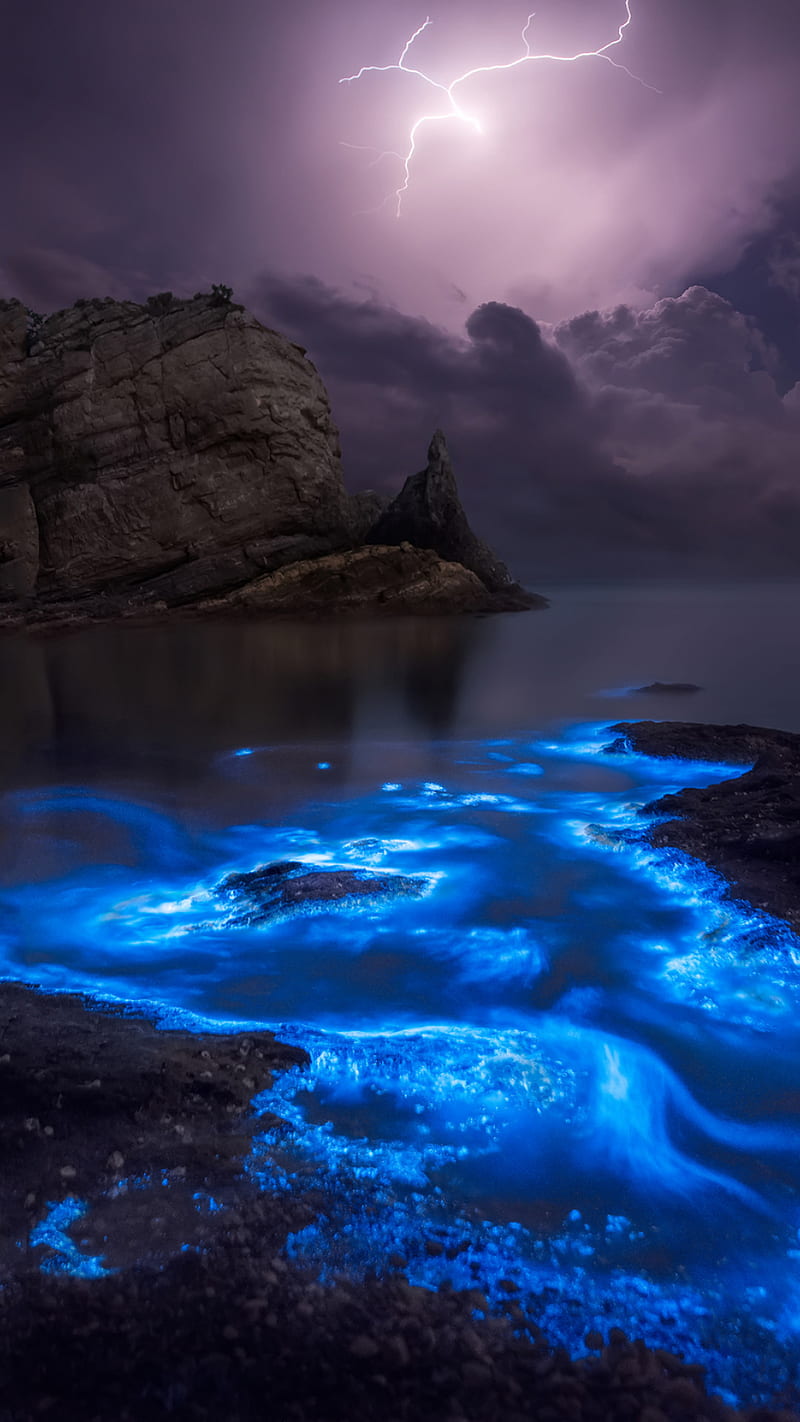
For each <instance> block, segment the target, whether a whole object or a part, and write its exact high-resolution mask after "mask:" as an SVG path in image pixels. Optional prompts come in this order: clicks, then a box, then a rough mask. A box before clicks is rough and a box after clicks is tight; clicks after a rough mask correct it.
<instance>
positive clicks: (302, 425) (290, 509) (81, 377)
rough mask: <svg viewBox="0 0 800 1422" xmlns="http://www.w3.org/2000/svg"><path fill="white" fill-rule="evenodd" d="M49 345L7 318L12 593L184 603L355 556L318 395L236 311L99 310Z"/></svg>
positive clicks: (4, 437)
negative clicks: (322, 556) (107, 594)
mask: <svg viewBox="0 0 800 1422" xmlns="http://www.w3.org/2000/svg"><path fill="white" fill-rule="evenodd" d="M37 335H38V338H37V339H35V340H34V342H33V343H32V344H30V343H29V340H28V335H27V318H26V314H25V310H24V308H23V307H22V306H21V305H20V303H19V302H16V301H12V302H3V303H0V360H2V379H0V489H2V498H3V503H2V504H0V519H1V520H2V523H0V527H1V528H2V529H3V533H2V540H1V542H2V552H1V553H0V557H2V558H3V565H2V567H3V569H4V572H3V587H4V590H7V591H9V592H12V593H20V592H30V591H32V590H33V588H34V586H35V588H36V591H37V593H38V594H39V595H40V596H49V597H51V598H61V599H63V598H69V599H74V598H76V597H80V596H84V595H86V594H90V593H95V592H98V591H100V590H103V591H108V590H111V589H115V588H119V587H123V586H128V587H136V589H137V590H141V591H143V592H144V593H145V594H147V593H148V592H149V591H151V592H152V595H153V596H157V597H164V598H165V599H166V600H167V601H169V602H180V601H184V600H193V599H195V598H196V597H197V596H198V593H199V592H204V593H206V594H208V593H209V592H211V591H214V590H217V589H223V588H225V587H229V586H235V585H236V584H237V583H242V582H244V581H245V580H246V579H247V578H248V577H252V576H253V575H254V574H255V573H257V572H259V571H263V570H264V569H268V568H271V567H276V566H280V564H281V562H282V561H285V558H286V553H287V544H286V540H287V539H300V540H306V541H307V540H309V539H311V540H320V539H322V540H323V547H324V550H325V551H327V550H328V549H330V548H331V547H332V546H336V544H337V543H341V542H343V541H344V540H345V538H346V519H345V510H346V496H345V492H344V486H343V483H342V477H341V468H340V459H339V437H338V433H337V430H336V427H335V425H334V423H333V420H332V417H331V412H330V405H329V402H328V397H327V394H326V392H325V389H324V386H323V384H322V381H321V380H320V378H319V376H318V375H317V373H316V371H315V369H314V367H313V366H312V365H311V363H310V362H309V361H308V360H307V359H306V357H305V355H304V353H303V351H302V350H301V348H300V347H299V346H295V345H293V344H292V343H291V342H290V341H288V340H286V339H285V337H283V336H281V335H279V334H278V333H277V332H275V331H270V330H267V329H266V328H265V327H264V326H262V325H261V324H260V323H259V322H258V321H257V320H256V319H255V317H254V316H251V315H249V314H248V313H247V312H246V311H244V310H243V309H242V308H241V307H237V306H233V305H231V304H230V303H227V304H225V303H220V302H218V301H216V300H215V299H214V298H213V297H200V298H195V299H194V300H192V301H172V302H168V301H166V300H165V301H162V302H161V303H160V304H159V302H158V299H155V300H154V301H152V302H151V303H150V304H149V305H148V306H137V305H136V304H134V303H133V302H116V301H111V300H106V301H88V302H84V303H79V304H78V305H76V306H74V307H72V308H71V309H69V310H67V311H60V312H58V313H57V314H56V315H54V316H51V317H50V318H49V320H47V321H46V322H45V323H44V324H43V326H42V327H41V328H40V330H39V332H38V333H37ZM36 529H38V540H37V537H36ZM313 546H314V548H315V549H316V547H317V546H319V543H318V542H317V543H315V544H314V545H313ZM308 551H309V548H308V544H307V542H305V543H304V544H303V546H302V547H301V550H300V556H305V554H306V553H307V552H308ZM292 556H294V557H296V556H297V553H296V552H293V553H292Z"/></svg>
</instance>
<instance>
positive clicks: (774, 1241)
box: [0, 587, 800, 1401]
mask: <svg viewBox="0 0 800 1422" xmlns="http://www.w3.org/2000/svg"><path fill="white" fill-rule="evenodd" d="M798 611H800V590H798V589H796V588H764V587H761V588H752V587H749V588H741V589H730V588H728V589H724V588H723V589H720V588H717V589H695V588H684V589H680V590H675V589H653V588H651V589H647V590H642V589H636V588H631V589H611V588H606V589H591V588H587V589H560V590H556V591H555V592H554V605H553V607H552V608H551V610H550V611H549V612H547V613H544V614H531V615H527V616H520V617H505V618H499V619H486V620H477V621H455V622H408V623H398V624H383V625H359V626H354V625H350V626H340V627H323V626H317V627H306V628H298V627H293V626H290V625H286V626H273V627H269V626H258V625H255V624H251V625H248V626H244V625H235V626H222V625H217V626H201V625H188V624H187V625H186V626H184V627H173V628H168V629H149V630H144V629H140V630H137V629H132V628H128V629H124V630H98V631H94V632H91V633H85V634H80V635H78V636H74V637H71V638H67V639H53V640H41V641H36V642H34V641H24V642H23V641H15V642H10V641H6V642H2V643H0V678H2V681H1V684H2V686H3V688H4V693H3V698H2V725H1V728H0V756H2V762H3V784H4V793H3V796H2V800H1V801H0V866H2V867H1V868H0V911H1V916H0V947H1V948H2V952H3V958H4V971H5V973H6V975H8V976H14V977H21V978H24V979H26V980H28V981H32V982H36V983H40V984H42V985H44V986H46V987H48V988H51V989H54V990H60V989H63V988H75V987H78V988H81V989H84V990H88V991H91V992H94V993H97V994H99V995H106V996H112V997H116V998H122V999H125V1000H129V1001H142V1000H146V1001H148V1002H151V1003H156V1004H158V1005H159V1007H158V1010H159V1011H160V1012H161V1013H162V1015H163V1018H164V1020H165V1021H169V1020H174V1018H175V1016H176V1015H179V1014H186V1013H187V1012H188V1013H192V1014H195V1019H194V1020H197V1021H198V1022H199V1021H203V1022H205V1021H206V1019H209V1018H210V1019H211V1020H212V1021H213V1022H233V1021H236V1022H246V1023H258V1024H266V1025H270V1026H274V1027H277V1028H278V1030H279V1031H280V1034H281V1035H282V1036H283V1037H284V1038H286V1039H290V1040H293V1041H297V1042H300V1043H302V1044H303V1045H304V1046H305V1047H306V1048H307V1049H308V1050H309V1052H310V1053H311V1056H312V1066H311V1068H310V1070H308V1071H307V1072H304V1073H299V1072H293V1073H288V1074H286V1075H285V1076H283V1077H282V1078H281V1079H280V1080H279V1081H278V1082H277V1083H276V1086H275V1089H274V1091H273V1092H272V1093H270V1094H268V1096H267V1097H266V1098H265V1099H263V1100H262V1101H261V1102H260V1103H259V1105H261V1106H263V1107H265V1108H267V1109H270V1110H275V1111H277V1112H278V1113H279V1114H280V1115H281V1116H282V1117H283V1118H284V1119H285V1120H288V1121H289V1122H290V1123H291V1124H292V1126H293V1127H294V1130H293V1132H292V1133H291V1134H290V1135H289V1136H288V1137H287V1136H285V1135H282V1136H281V1137H280V1141H279V1142H276V1140H275V1139H273V1138H265V1139H264V1140H263V1141H260V1142H259V1141H257V1142H256V1145H255V1147H254V1150H253V1153H252V1156H251V1158H250V1160H249V1161H248V1170H249V1171H250V1173H251V1175H252V1177H253V1178H254V1179H255V1180H257V1181H259V1182H260V1183H261V1184H262V1185H263V1186H264V1187H265V1188H269V1189H272V1190H284V1189H291V1188H292V1186H293V1182H294V1181H295V1179H297V1178H301V1179H302V1181H303V1182H304V1183H308V1181H309V1179H311V1180H315V1179H316V1180H317V1181H318V1182H319V1183H320V1184H322V1185H325V1186H328V1185H331V1184H333V1185H334V1186H335V1188H336V1191H337V1196H338V1199H339V1201H340V1204H339V1205H338V1206H336V1207H334V1208H333V1209H332V1210H331V1213H330V1215H329V1216H328V1217H327V1218H326V1219H325V1220H322V1221H320V1223H319V1224H318V1225H317V1226H312V1227H310V1228H309V1229H308V1230H306V1231H304V1232H303V1234H302V1235H299V1236H296V1237H295V1238H294V1239H293V1240H292V1241H291V1249H292V1250H293V1252H295V1253H296V1254H297V1255H298V1257H302V1258H311V1259H313V1260H315V1262H317V1263H318V1264H319V1265H320V1266H321V1267H322V1268H323V1269H327V1270H328V1271H331V1270H335V1269H336V1268H338V1267H341V1266H349V1267H355V1268H370V1267H376V1266H378V1267H379V1266H381V1265H382V1264H383V1263H384V1262H385V1260H386V1258H387V1257H388V1256H389V1255H391V1254H395V1255H398V1256H402V1257H403V1258H404V1259H405V1260H406V1268H407V1272H408V1273H409V1275H410V1277H411V1278H412V1279H414V1280H416V1281H417V1282H422V1283H428V1284H431V1285H432V1286H435V1285H436V1284H437V1283H439V1282H440V1281H441V1280H443V1279H445V1278H449V1279H451V1280H452V1281H453V1283H454V1284H456V1286H464V1285H468V1284H473V1283H476V1282H480V1284H481V1287H483V1288H485V1290H486V1291H487V1293H488V1295H489V1302H490V1304H492V1303H493V1302H497V1301H498V1300H500V1299H501V1298H502V1297H503V1296H504V1295H507V1294H508V1292H509V1291H510V1290H511V1289H513V1288H516V1289H518V1290H519V1291H520V1293H521V1296H522V1297H523V1299H528V1298H529V1297H530V1296H532V1295H534V1296H536V1300H537V1302H536V1307H537V1310H538V1312H539V1313H540V1315H541V1316H542V1317H543V1318H544V1322H545V1324H546V1326H547V1328H548V1330H549V1331H550V1332H551V1334H552V1335H553V1336H555V1337H558V1338H561V1339H563V1340H564V1341H566V1342H567V1343H568V1344H569V1345H570V1346H571V1347H578V1346H579V1345H580V1339H581V1338H582V1336H583V1333H584V1332H585V1331H586V1329H587V1327H591V1326H593V1325H594V1326H599V1327H600V1328H601V1330H602V1331H604V1332H605V1331H607V1329H608V1328H609V1327H611V1326H613V1325H614V1324H619V1325H621V1326H625V1327H628V1328H631V1329H632V1330H633V1331H634V1332H637V1333H640V1334H641V1335H642V1336H644V1337H645V1338H646V1339H647V1340H648V1341H649V1342H652V1343H662V1344H665V1345H666V1346H670V1347H673V1348H678V1349H682V1350H685V1351H687V1352H691V1354H692V1356H694V1357H697V1358H700V1359H701V1360H703V1361H706V1362H707V1363H708V1365H709V1368H710V1371H711V1376H712V1381H713V1382H714V1383H715V1385H717V1386H718V1387H720V1388H722V1389H723V1391H724V1392H725V1393H726V1395H728V1396H729V1397H731V1398H733V1397H738V1398H740V1399H743V1400H746V1401H750V1400H756V1399H759V1398H762V1397H767V1396H768V1395H770V1393H772V1392H774V1391H776V1390H778V1389H780V1388H786V1387H788V1386H790V1385H792V1384H796V1383H797V1356H798V1344H797V1338H798V1330H800V1233H799V1231H800V1195H799V1194H798V1187H800V1150H799V1149H798V1147H800V1095H798V1090H797V1085H796V1083H797V1080H798V1076H799V1070H798V1069H799V1068H800V1033H798V1029H797V1026H796V1024H797V1021H798V1008H800V950H799V948H798V944H797V943H796V941H795V940H794V939H793V938H792V936H791V935H790V934H789V933H788V931H787V930H785V929H783V928H782V927H781V926H780V925H778V924H776V923H774V922H770V921H768V920H764V919H763V918H759V917H758V915H756V914H754V913H752V912H750V911H749V910H747V909H745V908H743V907H741V906H740V907H738V908H736V907H732V906H731V905H729V904H725V903H724V902H722V901H721V898H720V891H721V886H720V885H719V884H718V882H716V880H715V878H714V876H713V875H711V874H709V873H707V872H706V871H704V870H702V869H700V868H698V866H697V865H695V864H693V863H692V862H691V861H689V860H687V859H684V858H682V857H681V856H669V857H667V856H665V855H655V854H652V853H648V852H645V851H644V850H643V849H642V848H641V847H640V846H639V845H638V844H637V843H636V842H635V838H634V837H633V831H634V827H635V824H636V816H635V807H636V805H637V804H640V803H644V802H646V801H647V800H650V799H652V798H653V797H654V796H656V795H657V794H659V793H663V792H664V791H665V790H667V789H670V788H674V787H677V786H678V785H680V784H681V783H687V782H690V783H694V784H702V783H709V782H711V781H713V780H715V779H719V778H720V777H721V776H724V775H726V774H734V773H738V772H736V771H734V770H732V769H730V768H725V767H708V766H688V765H686V764H683V765H676V764H674V763H669V762H656V761H648V760H646V759H643V758H636V757H619V756H611V755H608V754H606V753H604V751H603V749H602V747H603V746H604V745H605V744H607V742H608V739H609V737H608V735H607V734H606V733H605V731H604V729H603V728H604V727H605V726H606V725H607V724H608V723H610V722H612V721H614V720H616V719H619V718H621V717H628V718H631V717H636V716H644V715H646V716H652V717H656V718H666V717H676V718H678V719H680V718H683V719H693V720H708V721H750V722H753V723H757V724H758V723H760V724H766V725H774V726H780V727H784V728H786V729H794V730H800V698H799V697H798V690H799V689H800V687H799V685H798V683H800V668H798V665H797V663H796V662H795V661H794V660H793V659H792V657H791V645H792V643H791V636H792V628H793V627H795V626H796V625H797V614H798ZM654 680H660V681H682V682H685V681H690V682H696V683H699V684H700V685H701V686H702V687H703V688H704V690H703V691H702V692H700V693H698V694H696V695H693V696H690V697H684V698H680V699H678V698H677V697H672V698H669V697H666V696H665V697H661V698H652V697H648V698H640V697H631V696H626V695H624V694H622V689H623V688H625V687H631V686H637V685H642V684H645V683H649V682H652V681H654ZM609 829H610V830H611V831H620V830H622V831H623V837H622V839H621V840H620V838H619V837H618V836H617V835H616V834H615V833H609V832H608V831H609ZM627 832H630V833H627ZM286 858H292V859H298V860H301V861H304V862H307V863H308V864H309V865H310V866H315V867H326V866H332V865H340V866H341V865H346V866H349V867H357V868H361V869H373V870H375V871H376V872H380V873H381V874H384V873H401V874H404V875H412V876H416V877H418V878H420V879H421V880H423V881H424V890H425V891H424V893H423V894H422V896H421V897H419V898H414V899H402V898H393V899H391V900H390V901H388V902H386V903H379V902H375V901H372V902H368V903H361V904H358V903H355V902H351V903H349V904H344V905H341V906H338V907H337V908H335V909H332V910H329V911H327V912H310V913H308V914H305V915H303V916H301V917H294V918H291V919H288V920H284V921H281V922H276V923H273V924H271V925H270V926H268V927H261V928H242V927H235V926H233V925H232V924H231V923H230V922H228V919H227V916H226V911H225V906H224V905H223V904H221V903H220V901H219V900H218V899H217V898H216V897H215V892H214V891H215V886H216V885H217V884H218V883H219V881H220V880H221V879H222V878H223V876H224V875H225V874H226V873H229V872H231V871H233V870H246V869H249V868H252V867H255V866H257V865H259V864H263V863H267V862H269V861H271V860H276V859H286ZM184 1020H185V1019H184ZM62 1214H63V1211H62ZM73 1218H77V1212H75V1213H74V1214H70V1212H69V1211H68V1212H67V1216H65V1217H64V1219H63V1220H62V1219H61V1216H60V1215H58V1216H55V1215H54V1217H53V1218H52V1219H51V1220H50V1221H48V1222H47V1224H46V1226H45V1232H46V1237H47V1239H48V1241H49V1242H50V1243H51V1244H52V1242H53V1240H54V1239H57V1238H58V1237H59V1231H61V1233H62V1237H63V1239H64V1267H65V1268H71V1269H75V1268H78V1269H80V1268H81V1255H80V1250H79V1249H77V1248H76V1245H75V1241H74V1239H73V1238H72V1237H70V1236H68V1235H67V1234H66V1233H64V1231H66V1230H67V1229H68V1228H69V1225H70V1222H71V1220H72V1219H73ZM100 1268H102V1262H101V1261H97V1260H95V1259H91V1260H90V1259H88V1258H87V1259H86V1260H85V1261H84V1269H85V1272H88V1273H92V1272H97V1271H98V1269H100Z"/></svg>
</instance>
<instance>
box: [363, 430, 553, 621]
mask: <svg viewBox="0 0 800 1422" xmlns="http://www.w3.org/2000/svg"><path fill="white" fill-rule="evenodd" d="M367 542H369V543H383V544H397V543H413V544H414V546H415V547H417V548H432V549H433V550H434V551H435V552H436V553H438V554H439V557H440V558H444V559H446V560H447V561H448V562H450V563H461V564H462V566H463V567H465V568H469V569H470V571H471V572H473V573H475V574H476V575H477V576H478V577H479V578H480V580H481V582H482V583H483V584H484V586H485V587H486V588H488V589H489V591H490V592H493V593H510V594H513V595H514V596H515V597H518V598H519V599H520V601H519V605H520V606H525V607H527V606H530V605H531V600H528V601H523V599H527V598H528V595H527V594H526V593H525V592H524V590H523V589H522V588H521V587H519V584H518V583H516V582H515V581H514V578H513V577H512V576H511V574H510V572H509V571H508V568H507V567H506V566H505V564H504V563H501V562H500V559H499V558H496V557H495V556H494V554H493V553H492V551H491V549H490V548H488V547H487V545H486V544H485V543H484V542H483V540H482V539H480V538H478V537H477V536H476V535H475V534H474V533H473V531H472V529H471V528H470V526H469V520H468V519H467V515H466V514H465V512H464V510H463V508H462V506H461V500H460V498H459V496H458V487H457V485H456V479H455V474H454V473H453V465H452V462H451V459H450V452H449V450H448V448H447V441H446V439H445V437H444V434H443V432H442V431H441V430H436V431H435V433H434V435H433V438H432V440H431V442H430V445H429V446H428V463H427V464H426V466H425V468H424V469H423V470H421V472H420V473H419V474H412V475H411V477H410V478H408V479H406V482H405V484H404V485H403V487H402V489H401V490H400V493H399V494H398V495H397V498H396V499H394V500H393V501H392V503H391V504H389V507H388V508H387V509H385V510H384V512H383V513H382V514H381V516H380V517H379V518H378V519H377V520H376V522H375V523H374V524H373V526H372V528H371V529H370V531H369V534H368V537H367Z"/></svg>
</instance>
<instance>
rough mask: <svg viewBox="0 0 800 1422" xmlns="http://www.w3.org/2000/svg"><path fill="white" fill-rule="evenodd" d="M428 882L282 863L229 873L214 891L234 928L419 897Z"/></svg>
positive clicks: (295, 863)
mask: <svg viewBox="0 0 800 1422" xmlns="http://www.w3.org/2000/svg"><path fill="white" fill-rule="evenodd" d="M426 887H427V886H426V881H425V880H424V879H420V878H410V877H409V876H407V875H405V874H370V873H367V872H365V871H363V870H358V869H309V866H308V865H307V864H302V863H299V862H296V861H294V860H286V861H285V862H282V863H277V864H265V865H263V866H262V867H261V868H259V869H252V870H250V871H249V872H248V873H246V874H229V875H228V876H227V878H226V879H223V881H222V883H221V884H220V885H219V888H218V890H217V893H218V896H219V898H221V899H222V900H223V901H224V902H226V903H228V904H230V905H231V916H230V918H229V919H228V920H227V921H228V923H229V924H230V925H231V926H233V927H236V926H237V925H238V926H245V925H247V926H252V925H254V924H259V923H270V922H272V921H273V920H275V919H278V918H286V917H288V916H291V915H292V914H300V913H308V912H313V911H314V910H315V909H316V910H320V909H322V910H325V909H330V908H335V907H336V905H337V904H340V905H341V904H348V903H349V904H352V903H353V902H363V903H365V902H367V901H376V902H379V901H382V900H383V901H385V900H386V899H394V898H419V897H420V895H421V894H422V893H424V891H425V888H426Z"/></svg>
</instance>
